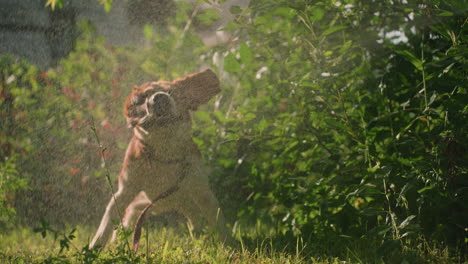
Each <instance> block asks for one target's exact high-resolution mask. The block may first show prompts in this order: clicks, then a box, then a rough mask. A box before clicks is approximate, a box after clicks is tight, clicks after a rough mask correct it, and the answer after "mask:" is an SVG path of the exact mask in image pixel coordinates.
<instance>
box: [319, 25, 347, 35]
mask: <svg viewBox="0 0 468 264" xmlns="http://www.w3.org/2000/svg"><path fill="white" fill-rule="evenodd" d="M345 28H347V27H346V26H334V27H331V28H328V29H326V30H325V31H324V32H323V33H322V36H328V35H331V34H333V33H335V32H337V31H340V30H343V29H345Z"/></svg>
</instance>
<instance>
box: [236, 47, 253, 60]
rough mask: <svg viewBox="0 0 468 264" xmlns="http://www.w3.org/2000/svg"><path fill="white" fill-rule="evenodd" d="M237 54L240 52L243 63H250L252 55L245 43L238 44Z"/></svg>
mask: <svg viewBox="0 0 468 264" xmlns="http://www.w3.org/2000/svg"><path fill="white" fill-rule="evenodd" d="M239 54H240V59H241V61H242V62H243V63H244V64H250V62H251V61H252V57H253V56H252V52H251V51H250V48H249V46H247V44H245V43H242V44H240V48H239Z"/></svg>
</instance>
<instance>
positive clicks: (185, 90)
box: [171, 70, 221, 110]
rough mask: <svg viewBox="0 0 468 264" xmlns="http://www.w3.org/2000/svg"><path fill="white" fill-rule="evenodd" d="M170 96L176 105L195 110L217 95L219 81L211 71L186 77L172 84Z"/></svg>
mask: <svg viewBox="0 0 468 264" xmlns="http://www.w3.org/2000/svg"><path fill="white" fill-rule="evenodd" d="M171 90H172V91H171V94H172V96H173V97H174V100H175V101H176V102H177V103H178V105H182V106H184V107H186V108H187V109H188V110H196V109H197V107H198V106H200V105H202V104H206V103H207V102H208V101H209V100H210V99H211V98H212V97H213V96H215V95H216V94H217V93H219V92H220V91H221V90H220V86H219V79H218V77H217V76H216V74H215V73H214V72H213V71H211V70H205V71H202V72H198V73H194V74H190V75H187V76H186V77H184V78H182V79H178V80H175V81H173V82H172V89H171Z"/></svg>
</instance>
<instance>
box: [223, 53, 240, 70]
mask: <svg viewBox="0 0 468 264" xmlns="http://www.w3.org/2000/svg"><path fill="white" fill-rule="evenodd" d="M224 70H225V71H227V72H240V70H241V67H240V64H239V62H238V61H237V60H236V57H235V56H234V54H233V53H229V54H228V55H227V56H226V57H225V58H224Z"/></svg>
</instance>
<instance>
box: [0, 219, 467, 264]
mask: <svg viewBox="0 0 468 264" xmlns="http://www.w3.org/2000/svg"><path fill="white" fill-rule="evenodd" d="M182 229H183V228H174V227H157V228H156V227H153V228H151V231H150V232H149V233H147V232H146V230H143V234H142V239H141V241H140V248H139V250H138V252H137V253H134V252H133V251H130V250H129V245H128V244H126V243H125V242H124V241H125V239H124V238H121V239H120V241H119V242H117V243H113V244H110V245H109V246H108V247H106V248H105V250H102V251H90V250H88V249H87V247H86V246H87V244H88V243H89V241H90V238H91V236H92V234H93V232H92V231H94V229H93V230H91V229H90V228H86V227H79V228H78V229H77V230H76V232H74V233H73V236H75V235H76V237H73V236H72V237H69V238H71V239H70V240H68V242H67V243H65V244H66V245H68V249H67V247H63V245H62V247H63V250H62V251H61V244H60V240H62V239H63V238H64V235H66V236H68V235H69V234H70V231H71V230H72V229H71V228H69V229H67V232H66V233H61V232H55V235H56V237H54V236H55V235H54V231H52V232H51V231H50V230H48V233H47V234H46V236H45V238H43V237H42V236H41V234H40V233H35V232H33V231H32V230H30V229H24V228H23V229H20V228H17V229H14V230H11V231H9V232H8V233H7V234H0V263H2V264H7V263H15V264H22V263H246V264H247V263H249V264H250V263H259V264H260V263H265V264H266V263H268V264H270V263H291V264H292V263H313V264H315V263H316V264H332V263H333V264H335V263H336V264H345V263H346V264H349V263H437V264H440V263H463V261H462V260H460V259H458V260H457V259H454V258H451V257H450V256H449V252H448V250H447V249H446V248H445V249H444V248H442V249H440V248H438V247H431V246H429V244H428V243H422V242H420V243H419V244H418V245H419V246H415V247H414V248H411V249H409V248H407V249H406V250H405V252H396V255H397V256H396V257H395V256H394V257H392V258H388V257H382V256H380V255H379V254H377V253H378V250H377V248H376V247H375V246H373V245H370V244H363V243H360V242H356V243H351V244H350V245H351V246H346V247H343V243H342V242H343V241H330V245H329V246H328V247H334V249H335V253H336V252H337V253H336V255H337V256H339V257H333V256H330V254H324V253H323V251H322V250H319V249H318V246H317V245H307V244H305V243H302V242H301V241H300V240H298V241H297V243H296V244H295V245H292V247H290V248H289V249H288V250H286V249H285V248H283V249H278V247H276V246H274V244H275V243H274V242H276V241H272V240H271V239H263V240H249V242H246V241H243V240H242V239H240V240H239V241H237V242H233V245H232V246H226V245H222V244H221V243H219V242H218V241H217V240H216V238H215V236H214V235H212V234H209V233H210V232H207V231H205V232H200V233H199V234H192V233H190V232H187V231H186V230H182ZM147 238H148V239H147ZM128 241H129V243H131V239H130V238H128ZM291 248H292V249H291ZM394 254H395V253H394Z"/></svg>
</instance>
